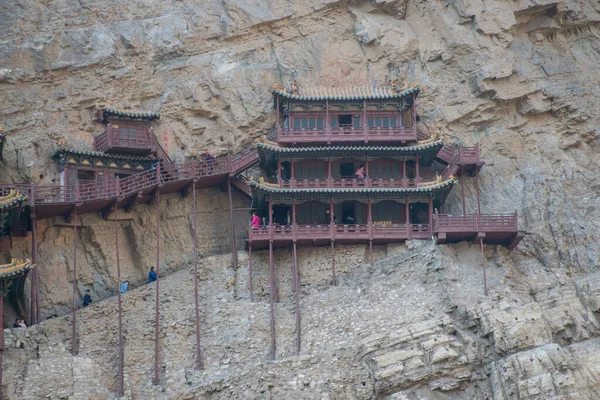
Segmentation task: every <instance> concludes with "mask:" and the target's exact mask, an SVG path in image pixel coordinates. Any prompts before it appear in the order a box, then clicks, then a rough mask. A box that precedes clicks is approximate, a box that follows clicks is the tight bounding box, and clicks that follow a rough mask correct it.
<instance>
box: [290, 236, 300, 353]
mask: <svg viewBox="0 0 600 400" xmlns="http://www.w3.org/2000/svg"><path fill="white" fill-rule="evenodd" d="M292 246H293V247H292V265H293V266H294V282H295V284H296V287H295V290H294V297H295V301H296V354H300V347H301V329H302V326H301V320H300V275H299V274H298V258H297V257H298V256H297V252H296V242H294V243H293V244H292Z"/></svg>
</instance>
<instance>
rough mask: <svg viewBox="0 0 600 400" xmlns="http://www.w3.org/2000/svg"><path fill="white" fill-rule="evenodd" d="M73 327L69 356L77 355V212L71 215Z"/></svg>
mask: <svg viewBox="0 0 600 400" xmlns="http://www.w3.org/2000/svg"><path fill="white" fill-rule="evenodd" d="M72 297H73V304H72V306H71V312H72V314H73V326H72V329H71V337H72V339H71V354H72V355H74V356H75V355H77V317H76V315H77V303H76V302H77V211H75V212H74V215H73V294H72Z"/></svg>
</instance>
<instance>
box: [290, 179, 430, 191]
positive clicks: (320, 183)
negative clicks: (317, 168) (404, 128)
mask: <svg viewBox="0 0 600 400" xmlns="http://www.w3.org/2000/svg"><path fill="white" fill-rule="evenodd" d="M435 181H436V179H435V178H431V177H426V178H425V177H420V178H419V180H417V179H413V178H409V179H406V180H404V179H403V178H365V179H358V178H335V179H327V178H324V179H294V180H291V179H285V180H282V181H281V183H280V185H279V186H280V187H282V188H293V189H303V188H329V187H331V188H407V187H408V188H410V187H417V186H419V184H420V183H430V182H435Z"/></svg>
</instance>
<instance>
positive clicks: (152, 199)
mask: <svg viewBox="0 0 600 400" xmlns="http://www.w3.org/2000/svg"><path fill="white" fill-rule="evenodd" d="M159 193H160V185H159V186H157V187H156V188H154V190H153V191H152V193H151V194H150V200H148V201H147V202H146V204H148V205H153V204H154V202H155V201H156V199H157V198H158V197H159Z"/></svg>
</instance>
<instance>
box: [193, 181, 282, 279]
mask: <svg viewBox="0 0 600 400" xmlns="http://www.w3.org/2000/svg"><path fill="white" fill-rule="evenodd" d="M280 180H281V175H280ZM227 189H228V193H229V229H230V230H231V257H232V259H233V270H234V271H237V246H236V244H235V221H234V219H233V198H232V196H231V178H229V177H227ZM194 204H195V203H194ZM194 207H195V205H194Z"/></svg>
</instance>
